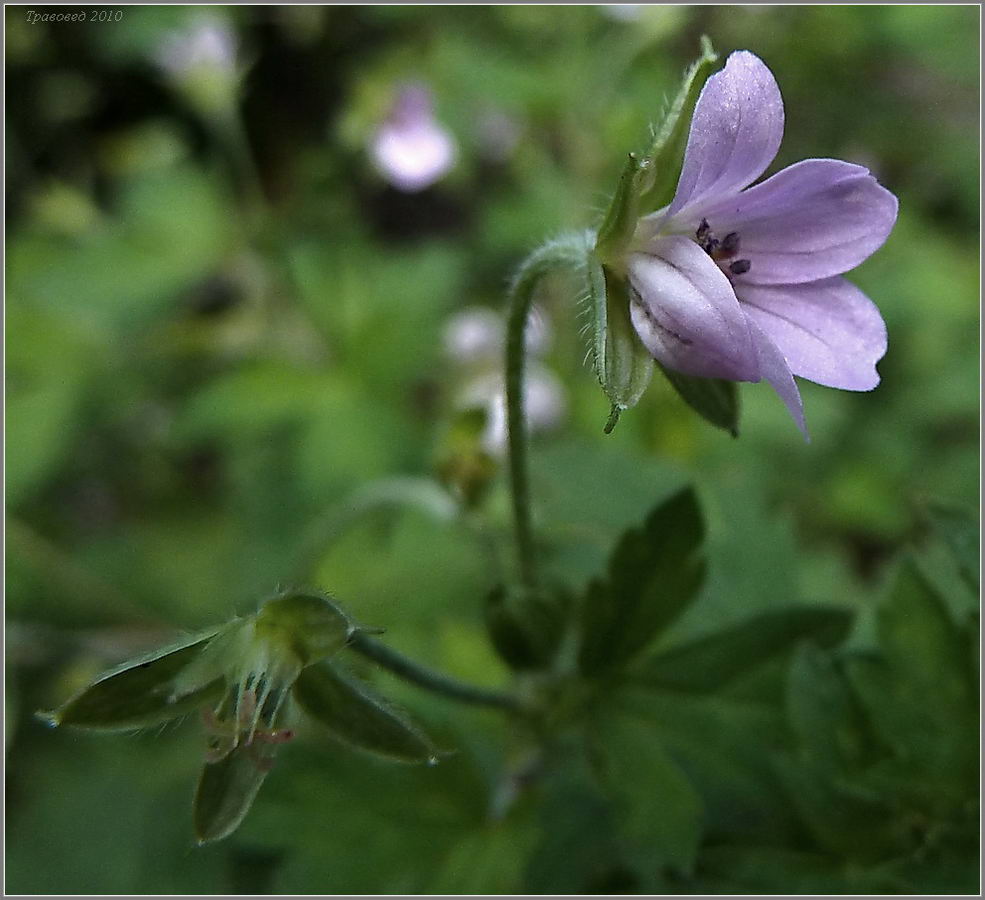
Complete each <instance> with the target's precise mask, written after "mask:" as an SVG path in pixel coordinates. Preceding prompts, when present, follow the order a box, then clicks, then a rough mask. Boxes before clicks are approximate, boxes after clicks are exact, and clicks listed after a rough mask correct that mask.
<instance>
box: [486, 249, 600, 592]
mask: <svg viewBox="0 0 985 900" xmlns="http://www.w3.org/2000/svg"><path fill="white" fill-rule="evenodd" d="M590 247H591V244H588V245H586V237H585V236H584V235H581V234H576V235H571V236H568V237H564V238H560V239H558V240H556V241H551V242H549V243H547V244H545V245H544V246H543V247H540V248H539V249H538V250H535V251H534V252H533V253H532V254H531V255H530V256H528V257H527V259H526V260H525V261H524V263H523V265H521V266H520V270H519V271H518V272H517V274H516V277H515V278H514V279H513V283H512V284H511V285H510V291H509V303H510V310H509V318H508V320H507V324H506V427H507V450H508V453H509V469H510V491H511V493H512V495H513V529H514V535H515V538H516V550H517V562H518V565H519V574H520V582H521V584H522V585H523V586H524V587H526V588H528V589H533V588H536V586H537V562H536V552H535V547H534V538H533V525H532V519H531V514H530V479H529V472H528V466H527V422H526V417H525V416H524V413H523V397H524V378H525V375H526V342H525V338H526V330H527V328H526V326H527V316H528V315H529V313H530V306H531V303H532V302H533V295H534V289H535V288H536V287H537V285H538V284H539V283H540V279H541V278H543V277H544V275H546V274H547V273H548V272H551V271H554V270H556V269H571V268H576V267H580V266H583V265H584V264H585V257H586V253H587V252H588V250H589V249H590Z"/></svg>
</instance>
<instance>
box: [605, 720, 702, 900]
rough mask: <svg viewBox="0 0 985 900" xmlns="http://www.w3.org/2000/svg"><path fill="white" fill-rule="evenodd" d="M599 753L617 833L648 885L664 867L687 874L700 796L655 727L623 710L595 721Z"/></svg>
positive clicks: (697, 833)
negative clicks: (614, 813) (622, 713)
mask: <svg viewBox="0 0 985 900" xmlns="http://www.w3.org/2000/svg"><path fill="white" fill-rule="evenodd" d="M594 733H595V737H596V738H597V747H596V753H597V756H598V763H599V767H600V769H601V773H600V774H601V777H602V781H603V784H604V786H605V789H606V792H607V794H608V795H609V796H610V797H611V798H612V800H613V804H614V809H615V812H616V822H617V824H618V830H619V833H620V834H621V835H622V837H623V838H624V839H625V840H626V841H627V842H628V844H629V847H630V853H629V856H630V859H631V860H632V861H634V863H635V867H636V868H638V869H639V875H640V877H641V879H642V880H643V882H644V885H645V886H649V885H648V884H647V882H648V880H649V879H652V878H654V877H656V875H657V873H658V872H659V871H660V870H661V869H664V868H670V869H671V870H673V871H675V872H680V873H688V872H690V871H691V870H692V868H693V866H694V861H695V858H696V856H697V852H698V846H699V844H700V842H701V835H702V830H703V824H702V822H703V816H704V813H703V809H702V802H701V797H700V795H699V794H698V791H697V789H696V788H695V786H694V785H693V784H692V782H691V780H690V779H689V778H688V776H687V775H686V774H685V772H684V771H683V769H681V767H680V766H679V765H678V764H677V762H676V761H675V760H674V759H673V758H672V757H671V756H670V755H669V754H668V753H667V751H666V750H665V749H664V747H663V746H662V744H661V742H660V740H659V733H658V730H657V728H656V727H654V725H653V724H652V723H650V722H644V721H640V720H639V719H636V718H631V717H629V716H625V715H610V716H605V717H604V718H603V719H602V720H601V721H599V722H597V723H595V732H594Z"/></svg>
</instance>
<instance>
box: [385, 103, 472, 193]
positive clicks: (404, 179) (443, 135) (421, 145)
mask: <svg viewBox="0 0 985 900" xmlns="http://www.w3.org/2000/svg"><path fill="white" fill-rule="evenodd" d="M370 152H371V154H372V156H373V161H374V163H375V164H376V167H377V169H378V170H379V171H380V174H382V175H383V177H384V178H386V179H387V181H389V182H390V183H391V184H392V185H393V186H394V187H395V188H397V189H398V190H400V191H404V192H406V193H416V192H417V191H422V190H424V188H426V187H430V185H432V184H434V182H436V181H437V180H438V179H439V178H441V177H442V175H444V174H445V173H446V172H447V171H448V170H449V169H450V168H451V167H452V165H453V163H454V161H455V153H456V148H455V141H454V140H453V139H452V137H451V135H450V134H449V133H448V132H447V131H446V130H445V129H444V128H442V127H441V125H440V124H438V122H437V121H436V120H435V118H434V110H433V108H432V102H431V92H430V91H429V90H428V89H427V88H426V87H424V86H423V85H417V84H414V85H408V86H407V87H405V88H404V89H403V90H402V91H401V92H400V95H399V96H398V97H397V100H396V102H395V103H394V105H393V109H392V110H391V111H390V115H389V116H388V117H387V120H386V121H385V122H384V123H383V125H382V126H381V127H380V128H379V130H378V131H377V132H376V134H375V135H374V136H373V140H372V144H371V146H370Z"/></svg>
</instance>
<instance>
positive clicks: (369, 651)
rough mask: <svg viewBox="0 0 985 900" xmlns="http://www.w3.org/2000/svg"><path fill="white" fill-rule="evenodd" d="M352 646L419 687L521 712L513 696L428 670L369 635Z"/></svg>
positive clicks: (357, 638)
mask: <svg viewBox="0 0 985 900" xmlns="http://www.w3.org/2000/svg"><path fill="white" fill-rule="evenodd" d="M349 647H350V648H351V649H353V650H355V651H356V652H357V653H361V654H362V655H363V656H365V657H367V658H369V659H371V660H373V662H375V663H377V664H378V665H381V666H382V667H383V668H384V669H388V670H389V671H391V672H393V674H394V675H398V676H400V677H401V678H403V679H404V680H405V681H409V682H411V683H412V684H416V685H417V686H418V687H422V688H425V689H426V690H429V691H431V692H432V693H435V694H441V695H443V696H445V697H450V698H451V699H453V700H458V701H460V702H462V703H471V704H473V705H474V706H492V707H495V708H497V709H506V710H518V709H519V708H520V704H519V702H518V700H517V698H516V697H514V696H513V695H512V694H507V693H503V692H502V691H493V690H489V689H488V688H481V687H476V686H475V685H471V684H466V683H465V682H463V681H456V680H455V679H454V678H450V677H449V676H447V675H443V674H442V673H441V672H436V671H434V669H428V668H427V667H425V666H422V665H420V664H419V663H416V662H414V660H412V659H409V658H408V657H406V656H404V655H403V654H402V653H398V652H397V651H396V650H393V649H391V648H390V647H387V646H386V644H381V643H380V642H379V641H377V640H374V639H373V638H371V637H368V636H367V635H365V634H356V635H355V637H353V639H352V641H351V642H350V643H349Z"/></svg>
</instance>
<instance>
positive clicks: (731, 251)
mask: <svg viewBox="0 0 985 900" xmlns="http://www.w3.org/2000/svg"><path fill="white" fill-rule="evenodd" d="M718 252H719V253H720V254H721V255H722V256H735V254H736V253H738V252H739V234H738V232H735V231H730V232H729V233H728V234H727V235H725V237H723V238H722V243H721V246H719V248H718Z"/></svg>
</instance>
